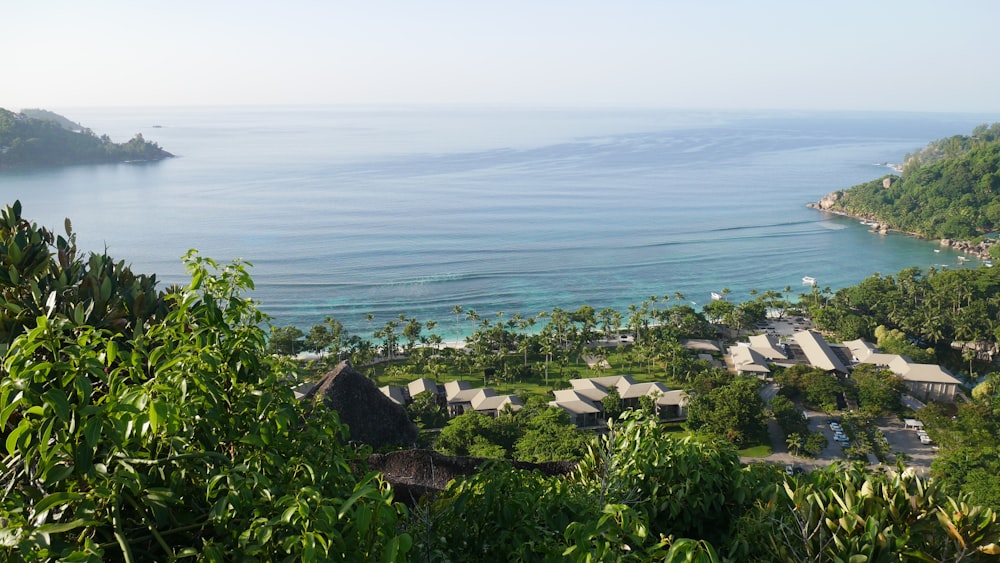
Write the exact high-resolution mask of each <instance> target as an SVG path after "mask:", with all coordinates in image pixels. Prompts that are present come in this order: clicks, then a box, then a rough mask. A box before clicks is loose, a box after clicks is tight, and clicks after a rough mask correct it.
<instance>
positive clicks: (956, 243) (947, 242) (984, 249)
mask: <svg viewBox="0 0 1000 563" xmlns="http://www.w3.org/2000/svg"><path fill="white" fill-rule="evenodd" d="M841 193H843V191H842V190H839V191H836V192H833V193H830V194H827V195H826V196H824V197H823V199H821V200H820V201H817V202H812V203H807V204H806V207H807V208H809V209H815V210H817V211H819V212H821V213H830V214H831V215H839V216H841V217H848V218H851V219H856V220H858V221H861V222H862V223H865V224H866V225H869V226H870V227H871V228H870V229H869V232H871V233H873V234H878V235H887V234H889V232H891V231H895V232H898V233H901V234H904V235H907V236H910V237H913V238H917V239H922V240H933V239H932V238H930V237H928V236H926V235H924V234H923V233H917V232H910V231H901V230H899V229H896V228H893V227H891V226H890V225H889V224H888V223H885V222H883V221H882V220H881V219H880V218H879V217H875V216H865V215H857V214H853V213H848V212H846V211H844V210H842V209H835V208H834V207H833V206H834V205H835V202H836V201H837V200H838V199H839V198H840V194H841ZM938 244H940V245H941V246H942V247H947V248H950V249H952V250H955V251H956V252H961V253H962V254H968V255H970V256H974V257H976V258H979V259H980V260H985V261H988V260H992V259H993V257H992V256H991V255H990V248H991V247H992V246H993V245H994V244H995V242H993V241H987V240H984V241H980V242H978V243H973V242H972V241H968V240H954V239H947V238H943V239H938Z"/></svg>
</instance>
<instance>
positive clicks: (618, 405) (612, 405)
mask: <svg viewBox="0 0 1000 563" xmlns="http://www.w3.org/2000/svg"><path fill="white" fill-rule="evenodd" d="M601 407H603V408H604V416H606V417H607V418H608V420H614V419H616V418H618V415H620V414H621V413H622V411H624V410H625V403H624V402H623V401H622V396H621V394H620V393H619V392H618V388H617V387H611V388H610V389H608V394H607V395H605V396H604V398H602V399H601Z"/></svg>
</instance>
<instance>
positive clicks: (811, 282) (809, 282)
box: [802, 276, 816, 285]
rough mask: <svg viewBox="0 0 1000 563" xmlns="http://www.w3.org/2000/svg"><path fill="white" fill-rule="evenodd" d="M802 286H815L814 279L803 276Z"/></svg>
mask: <svg viewBox="0 0 1000 563" xmlns="http://www.w3.org/2000/svg"><path fill="white" fill-rule="evenodd" d="M802 285H816V278H814V277H812V276H803V277H802Z"/></svg>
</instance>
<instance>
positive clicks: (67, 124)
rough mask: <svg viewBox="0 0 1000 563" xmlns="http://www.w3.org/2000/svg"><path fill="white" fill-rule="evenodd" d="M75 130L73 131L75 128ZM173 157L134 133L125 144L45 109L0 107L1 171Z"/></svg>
mask: <svg viewBox="0 0 1000 563" xmlns="http://www.w3.org/2000/svg"><path fill="white" fill-rule="evenodd" d="M74 127H76V128H74ZM172 156H173V155H172V154H170V153H169V152H167V151H165V150H163V149H162V148H160V146H159V145H158V144H156V143H154V142H150V141H147V140H145V139H144V138H143V137H142V134H141V133H137V134H136V135H135V136H134V137H132V139H130V140H129V141H128V142H125V143H115V142H113V141H112V140H111V139H110V138H109V137H108V136H107V135H101V136H100V137H98V136H97V135H96V134H95V133H94V132H93V131H91V130H90V129H87V128H81V127H79V125H78V124H76V123H73V122H72V121H69V120H68V119H66V118H64V117H62V116H60V115H58V114H53V113H52V112H47V111H45V110H26V112H22V113H14V112H12V111H8V110H5V109H3V108H0V169H2V168H14V167H44V166H66V165H71V164H101V163H110V162H128V161H150V160H162V159H164V158H170V157H172Z"/></svg>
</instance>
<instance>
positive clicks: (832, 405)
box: [774, 364, 844, 412]
mask: <svg viewBox="0 0 1000 563" xmlns="http://www.w3.org/2000/svg"><path fill="white" fill-rule="evenodd" d="M774 380H775V381H776V382H777V383H778V384H779V385H780V386H781V393H782V394H784V395H787V396H789V397H790V398H792V399H801V400H802V401H803V402H805V403H806V404H807V405H809V406H811V407H815V408H817V409H819V410H823V411H825V412H834V411H835V410H837V396H838V395H839V394H840V393H842V392H843V391H844V386H843V384H842V383H841V382H840V381H838V380H837V378H836V376H833V375H830V374H828V373H826V372H824V371H823V370H822V369H819V368H814V367H811V366H807V365H804V364H798V365H794V366H790V367H788V368H785V369H781V370H777V371H776V372H775V374H774Z"/></svg>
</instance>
